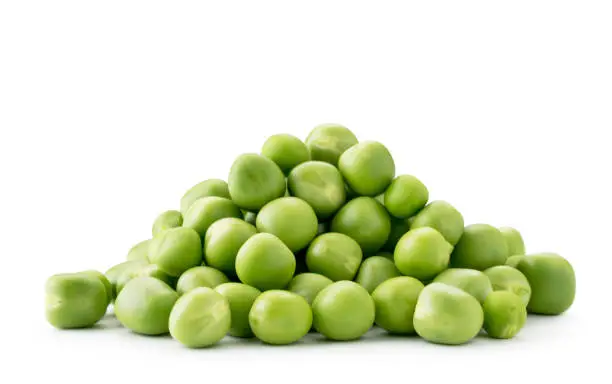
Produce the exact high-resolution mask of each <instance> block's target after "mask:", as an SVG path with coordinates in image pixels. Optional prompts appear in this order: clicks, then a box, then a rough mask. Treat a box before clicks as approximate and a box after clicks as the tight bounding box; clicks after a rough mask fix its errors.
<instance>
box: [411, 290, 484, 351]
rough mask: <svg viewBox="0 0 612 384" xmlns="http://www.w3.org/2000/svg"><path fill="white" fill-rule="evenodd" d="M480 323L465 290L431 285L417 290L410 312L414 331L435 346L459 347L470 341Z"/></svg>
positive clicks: (480, 316) (478, 312)
mask: <svg viewBox="0 0 612 384" xmlns="http://www.w3.org/2000/svg"><path fill="white" fill-rule="evenodd" d="M483 321H484V314H483V312H482V308H481V306H480V303H479V302H478V300H476V299H475V298H474V297H473V296H472V295H469V294H467V293H466V292H465V291H463V290H461V289H459V288H456V287H453V286H450V285H447V284H442V283H431V284H429V285H427V286H426V287H425V288H423V290H422V291H421V294H420V295H419V298H418V300H417V304H416V308H415V310H414V320H413V324H414V329H415V331H416V333H417V334H418V335H419V336H421V337H422V338H424V339H425V340H427V341H429V342H432V343H437V344H451V345H456V344H463V343H467V342H468V341H470V340H471V339H473V338H474V337H475V336H476V335H477V334H478V332H479V331H480V329H481V328H482V325H483Z"/></svg>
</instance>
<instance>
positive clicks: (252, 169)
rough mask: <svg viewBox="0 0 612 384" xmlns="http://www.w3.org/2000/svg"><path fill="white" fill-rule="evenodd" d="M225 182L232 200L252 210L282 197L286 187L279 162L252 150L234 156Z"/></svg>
mask: <svg viewBox="0 0 612 384" xmlns="http://www.w3.org/2000/svg"><path fill="white" fill-rule="evenodd" d="M228 184H229V192H230V196H231V197H232V200H233V201H234V203H236V204H237V205H238V206H239V207H240V208H242V209H245V210H247V211H252V212H257V211H259V210H260V209H261V207H263V206H264V205H266V204H267V203H269V202H270V201H272V200H274V199H277V198H279V197H282V196H284V195H285V191H286V189H287V184H286V182H285V175H284V174H283V171H281V169H280V168H279V167H278V165H276V164H275V163H274V162H273V161H272V160H270V159H268V158H267V157H264V156H261V155H256V154H254V153H247V154H244V155H240V156H238V158H236V160H235V161H234V163H233V164H232V167H231V169H230V173H229V178H228Z"/></svg>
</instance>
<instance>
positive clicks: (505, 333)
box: [483, 291, 527, 339]
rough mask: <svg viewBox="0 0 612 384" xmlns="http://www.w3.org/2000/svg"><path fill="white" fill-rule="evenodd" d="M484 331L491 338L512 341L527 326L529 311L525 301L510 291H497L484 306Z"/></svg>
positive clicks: (488, 298)
mask: <svg viewBox="0 0 612 384" xmlns="http://www.w3.org/2000/svg"><path fill="white" fill-rule="evenodd" d="M483 310H484V329H485V331H486V332H487V334H488V335H489V336H490V337H493V338H496V339H511V338H513V337H514V336H515V335H516V334H517V333H518V332H519V331H520V330H521V328H523V326H524V325H525V321H526V320H527V309H526V308H525V304H524V303H523V300H522V299H521V298H520V297H518V296H517V295H515V294H514V293H512V292H509V291H496V292H493V293H491V294H490V295H489V296H487V298H486V300H485V301H484V304H483Z"/></svg>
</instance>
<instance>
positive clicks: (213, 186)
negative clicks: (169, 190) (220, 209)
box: [181, 179, 230, 215]
mask: <svg viewBox="0 0 612 384" xmlns="http://www.w3.org/2000/svg"><path fill="white" fill-rule="evenodd" d="M208 196H218V197H225V198H226V199H229V198H230V193H229V188H228V186H227V183H226V182H225V181H223V180H220V179H208V180H204V181H202V182H201V183H198V184H196V185H194V186H193V187H191V188H190V189H189V190H188V191H187V192H185V195H183V198H182V199H181V213H182V214H183V215H184V214H185V212H187V210H188V209H189V207H190V206H191V204H193V203H194V202H195V201H196V200H198V199H201V198H202V197H208Z"/></svg>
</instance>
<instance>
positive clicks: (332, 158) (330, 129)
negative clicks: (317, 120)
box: [306, 124, 357, 166]
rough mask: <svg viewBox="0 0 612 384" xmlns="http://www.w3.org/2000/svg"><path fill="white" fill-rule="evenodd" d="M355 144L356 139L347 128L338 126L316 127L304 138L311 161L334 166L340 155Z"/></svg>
mask: <svg viewBox="0 0 612 384" xmlns="http://www.w3.org/2000/svg"><path fill="white" fill-rule="evenodd" d="M355 144H357V137H356V136H355V134H354V133H353V132H351V131H350V130H349V129H348V128H346V127H344V126H342V125H339V124H322V125H319V126H316V127H315V128H314V129H313V130H312V131H311V132H310V133H309V134H308V137H307V138H306V146H307V147H308V150H309V151H310V157H311V159H312V160H319V161H324V162H326V163H330V164H332V165H334V166H336V165H337V164H338V159H339V158H340V155H342V153H344V151H346V150H347V149H349V148H350V147H352V146H353V145H355Z"/></svg>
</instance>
